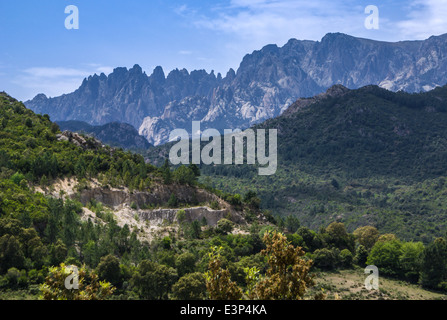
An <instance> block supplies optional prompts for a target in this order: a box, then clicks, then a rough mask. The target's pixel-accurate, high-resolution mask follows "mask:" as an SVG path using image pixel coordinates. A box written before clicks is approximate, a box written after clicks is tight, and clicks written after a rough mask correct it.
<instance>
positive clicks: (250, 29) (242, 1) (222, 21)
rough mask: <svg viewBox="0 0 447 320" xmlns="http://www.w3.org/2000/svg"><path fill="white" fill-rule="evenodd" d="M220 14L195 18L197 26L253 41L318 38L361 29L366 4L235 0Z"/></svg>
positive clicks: (219, 12)
mask: <svg viewBox="0 0 447 320" xmlns="http://www.w3.org/2000/svg"><path fill="white" fill-rule="evenodd" d="M216 12H217V17H196V19H195V20H196V21H195V25H196V26H198V27H204V28H209V29H212V30H215V31H220V32H223V33H229V34H233V35H236V37H239V38H242V39H243V40H244V41H250V42H254V43H257V44H259V43H262V44H267V43H278V42H279V41H281V42H285V41H287V40H288V39H290V38H299V39H314V40H319V39H321V37H322V36H323V35H324V34H326V33H327V32H329V30H331V31H332V32H337V31H339V32H348V31H352V30H362V29H363V22H364V18H365V15H364V7H363V6H362V5H361V4H359V2H358V1H353V0H346V1H343V2H339V1H329V0H322V1H302V0H299V1H297V0H283V1H278V0H232V1H231V2H230V5H229V6H227V7H219V8H218V9H216Z"/></svg>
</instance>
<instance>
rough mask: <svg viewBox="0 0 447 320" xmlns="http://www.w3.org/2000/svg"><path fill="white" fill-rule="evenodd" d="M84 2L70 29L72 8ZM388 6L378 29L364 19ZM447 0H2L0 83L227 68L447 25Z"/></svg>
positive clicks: (445, 29)
mask: <svg viewBox="0 0 447 320" xmlns="http://www.w3.org/2000/svg"><path fill="white" fill-rule="evenodd" d="M68 5H76V6H77V7H78V9H79V30H67V29H66V28H65V25H64V21H65V18H66V17H67V16H68V15H67V14H65V12H64V11H65V7H66V6H68ZM368 5H376V6H377V7H378V8H379V17H380V24H379V30H368V29H366V28H365V27H364V20H365V18H366V17H367V14H365V8H366V7H367V6H368ZM446 17H447V0H424V1H422V0H406V1H403V0H344V1H337V0H311V1H309V0H306V1H301V0H196V1H178V0H164V1H163V0H126V1H123V0H57V1H56V0H39V1H36V0H16V1H0V39H1V45H0V91H6V92H8V93H9V94H11V95H12V96H14V97H16V98H18V99H20V100H27V99H30V98H32V97H34V96H35V95H36V94H37V93H45V94H46V95H48V96H57V95H60V94H63V93H69V92H72V91H74V90H75V89H76V88H77V87H79V85H80V84H81V82H82V80H83V78H85V77H87V76H89V75H92V74H94V73H101V72H104V73H106V74H109V73H110V72H111V71H112V70H113V68H115V67H128V68H130V67H132V66H133V65H134V64H139V65H140V66H141V67H142V68H143V70H144V71H145V72H146V73H147V74H151V73H152V71H153V69H154V68H155V67H156V66H158V65H160V66H162V67H163V69H164V70H165V73H166V74H168V72H169V71H171V70H172V69H174V68H186V69H188V70H189V71H191V70H194V69H205V70H207V71H208V72H210V71H211V70H214V71H215V73H216V74H217V72H221V73H222V74H223V75H225V74H226V72H227V71H228V69H229V68H230V67H231V68H234V69H235V70H236V69H237V68H238V66H239V63H240V62H241V60H242V58H243V56H244V55H245V54H247V53H251V52H252V51H253V50H258V49H260V48H262V47H263V46H264V45H267V44H270V43H275V44H277V45H279V46H282V45H284V44H285V43H286V42H287V40H289V39H290V38H296V39H309V40H321V38H322V37H323V36H324V35H325V34H326V33H328V32H343V33H347V34H350V35H354V36H359V37H365V38H371V39H377V40H384V41H400V40H416V39H426V38H428V37H429V36H431V35H439V34H443V33H447V18H446Z"/></svg>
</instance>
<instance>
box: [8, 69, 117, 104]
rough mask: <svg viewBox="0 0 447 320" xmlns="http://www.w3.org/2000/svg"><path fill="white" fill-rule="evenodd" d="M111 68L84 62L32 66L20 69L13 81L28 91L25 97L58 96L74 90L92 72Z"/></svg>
mask: <svg viewBox="0 0 447 320" xmlns="http://www.w3.org/2000/svg"><path fill="white" fill-rule="evenodd" d="M112 71H113V69H112V68H111V67H108V66H103V65H99V64H86V65H83V66H82V67H81V68H66V67H32V68H27V69H24V70H22V72H21V73H20V74H19V75H18V76H17V77H16V78H15V79H14V80H13V83H15V84H16V85H18V86H20V87H22V88H24V89H26V91H27V92H30V93H29V95H32V96H28V97H27V98H28V99H30V98H32V97H33V96H34V95H35V94H37V93H45V94H46V95H48V96H59V95H62V94H64V93H70V92H73V91H74V90H76V89H77V88H78V87H79V86H80V85H81V83H82V80H83V79H84V78H85V77H88V76H90V75H93V74H94V73H97V74H99V73H105V74H109V73H110V72H112Z"/></svg>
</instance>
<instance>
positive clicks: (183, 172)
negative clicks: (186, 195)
mask: <svg viewBox="0 0 447 320" xmlns="http://www.w3.org/2000/svg"><path fill="white" fill-rule="evenodd" d="M172 176H173V180H174V181H175V182H177V183H179V184H187V185H193V184H194V183H195V182H196V175H195V174H194V172H193V171H192V170H191V168H189V167H187V166H185V165H181V166H180V167H178V168H177V169H175V171H174V172H173V174H172Z"/></svg>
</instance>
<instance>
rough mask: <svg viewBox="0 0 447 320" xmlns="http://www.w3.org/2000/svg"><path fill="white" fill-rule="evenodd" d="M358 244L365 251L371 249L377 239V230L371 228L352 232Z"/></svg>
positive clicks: (366, 227)
mask: <svg viewBox="0 0 447 320" xmlns="http://www.w3.org/2000/svg"><path fill="white" fill-rule="evenodd" d="M353 234H354V236H355V238H356V240H357V241H358V243H359V244H361V245H363V246H364V247H365V248H366V249H368V250H369V249H371V248H372V247H373V246H374V244H375V243H376V241H377V239H379V230H377V229H376V228H374V227H372V226H364V227H359V228H357V229H356V230H355V231H354V232H353Z"/></svg>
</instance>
